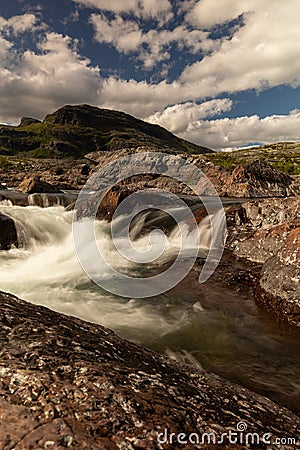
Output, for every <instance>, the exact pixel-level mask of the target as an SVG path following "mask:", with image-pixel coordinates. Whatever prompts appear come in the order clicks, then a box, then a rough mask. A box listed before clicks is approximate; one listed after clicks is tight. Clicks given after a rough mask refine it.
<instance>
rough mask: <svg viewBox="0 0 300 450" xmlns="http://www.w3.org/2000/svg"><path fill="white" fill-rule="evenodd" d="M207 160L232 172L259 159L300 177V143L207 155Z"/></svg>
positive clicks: (270, 145) (278, 144) (271, 145)
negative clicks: (237, 167)
mask: <svg viewBox="0 0 300 450" xmlns="http://www.w3.org/2000/svg"><path fill="white" fill-rule="evenodd" d="M205 159H209V160H210V161H211V162H212V163H214V164H216V165H218V166H221V167H225V168H227V169H230V170H232V169H234V168H235V167H236V166H238V165H241V164H245V163H249V162H251V161H254V160H255V159H259V160H261V161H266V162H268V163H270V164H271V165H272V166H273V167H274V168H275V169H278V170H280V171H281V172H284V173H287V174H289V175H300V142H278V143H276V144H269V145H265V146H263V147H252V148H247V149H241V150H237V151H233V152H219V153H215V154H208V155H205Z"/></svg>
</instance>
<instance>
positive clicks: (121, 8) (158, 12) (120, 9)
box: [73, 0, 173, 22]
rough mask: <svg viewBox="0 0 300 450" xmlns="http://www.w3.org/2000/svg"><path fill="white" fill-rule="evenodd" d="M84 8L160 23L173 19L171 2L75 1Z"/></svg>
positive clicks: (132, 0) (147, 0) (128, 0)
mask: <svg viewBox="0 0 300 450" xmlns="http://www.w3.org/2000/svg"><path fill="white" fill-rule="evenodd" d="M73 1H74V2H75V3H77V4H80V5H82V6H86V7H91V8H96V9H99V10H100V11H110V12H113V13H116V14H120V13H125V14H134V15H135V16H137V17H141V18H144V19H157V20H159V21H160V22H164V21H167V20H169V19H170V18H171V17H172V15H173V14H172V5H171V3H170V1H169V0H127V1H126V2H125V1H124V0H113V1H110V2H108V1H107V0H73Z"/></svg>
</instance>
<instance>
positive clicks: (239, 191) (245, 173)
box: [223, 160, 300, 198]
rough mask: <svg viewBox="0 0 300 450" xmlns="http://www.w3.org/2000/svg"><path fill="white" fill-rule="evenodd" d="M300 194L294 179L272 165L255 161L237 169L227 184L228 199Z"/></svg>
mask: <svg viewBox="0 0 300 450" xmlns="http://www.w3.org/2000/svg"><path fill="white" fill-rule="evenodd" d="M297 194H300V192H299V190H298V188H297V186H296V185H295V183H294V179H293V178H292V177H290V176H289V175H287V174H285V173H283V172H280V171H279V170H277V169H274V167H272V165H271V164H268V163H266V162H263V161H259V160H257V161H253V162H251V163H249V164H245V165H243V166H238V167H236V168H235V169H234V170H233V172H232V174H231V176H230V177H229V178H228V180H227V181H226V183H225V186H224V191H223V195H227V196H228V197H242V198H247V197H286V196H289V195H297Z"/></svg>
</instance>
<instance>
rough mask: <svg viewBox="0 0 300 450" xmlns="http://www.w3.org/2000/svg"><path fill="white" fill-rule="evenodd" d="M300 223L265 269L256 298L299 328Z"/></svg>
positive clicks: (269, 260)
mask: <svg viewBox="0 0 300 450" xmlns="http://www.w3.org/2000/svg"><path fill="white" fill-rule="evenodd" d="M299 225H300V223H299V221H298V227H297V228H294V229H292V230H290V232H289V233H288V236H287V238H286V239H285V243H284V245H283V246H282V247H281V248H280V249H279V250H278V251H277V253H275V255H274V256H273V257H271V258H269V259H268V260H267V261H266V262H265V264H264V265H263V268H262V273H261V276H260V280H259V285H258V288H257V289H256V293H255V296H256V299H257V301H258V302H259V303H260V304H262V305H263V306H264V307H265V308H266V309H267V310H269V311H271V312H272V313H275V315H276V316H277V317H278V316H279V317H280V318H281V319H282V318H284V319H285V320H287V321H288V322H289V323H290V324H292V325H296V326H298V327H300V226H299Z"/></svg>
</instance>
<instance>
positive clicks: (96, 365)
mask: <svg viewBox="0 0 300 450" xmlns="http://www.w3.org/2000/svg"><path fill="white" fill-rule="evenodd" d="M0 305H1V307H0V320H1V322H2V326H1V328H0V340H1V353H0V399H1V400H0V414H1V421H0V448H1V449H8V448H15V449H25V448H26V449H29V448H66V447H69V448H78V449H104V448H107V449H117V448H122V449H135V448H145V449H149V450H151V449H158V448H178V447H179V446H180V448H183V449H197V448H199V449H200V448H201V449H208V448H216V444H213V445H212V444H211V443H210V444H208V443H207V441H204V444H203V445H202V444H201V436H202V434H203V433H215V435H216V436H217V439H219V438H220V437H221V434H222V433H228V431H229V430H232V432H235V431H236V430H237V424H238V423H239V422H244V423H245V424H246V426H247V432H248V433H258V434H259V436H260V439H262V438H263V436H266V433H269V434H268V435H267V439H268V440H269V438H270V436H272V437H271V439H272V440H274V439H275V438H276V437H278V438H286V437H290V438H294V439H295V444H294V445H290V446H289V445H286V446H285V447H284V448H285V449H292V448H296V447H297V446H299V433H298V431H299V426H300V419H299V417H297V416H296V415H294V414H293V413H291V412H290V411H288V410H287V409H285V408H283V407H280V406H279V405H277V404H275V403H273V402H271V401H270V400H268V399H267V398H265V397H262V396H259V395H257V394H254V393H253V392H251V391H248V390H247V389H244V388H241V387H240V386H238V385H234V384H232V383H230V382H228V381H226V380H224V379H222V378H220V377H218V376H216V375H212V374H209V373H206V372H205V371H203V370H202V369H200V368H194V367H191V366H186V365H179V364H178V363H175V362H174V361H171V360H169V359H167V358H165V357H163V356H160V355H158V354H156V353H154V352H152V351H150V350H147V349H145V348H143V347H142V346H139V345H137V344H134V343H133V342H129V341H126V340H124V339H121V338H120V337H118V336H117V335H116V334H115V333H113V332H112V331H110V330H107V329H105V328H103V327H102V326H100V325H96V324H92V323H87V322H84V321H82V320H79V319H76V318H73V317H69V316H64V315H63V314H59V313H56V312H54V311H51V310H49V309H47V308H44V307H41V306H37V305H32V304H29V303H26V302H24V301H22V300H19V299H17V298H16V297H14V296H12V295H9V294H4V293H0ZM165 430H167V431H165ZM170 433H175V435H174V436H177V435H178V434H179V433H186V434H187V435H188V437H190V433H196V435H198V436H199V438H200V444H197V443H195V442H196V441H195V439H196V435H195V434H194V435H193V438H194V443H193V444H191V443H186V444H183V445H181V444H179V443H178V442H177V441H176V437H175V441H174V440H173V445H170V444H168V443H167V444H166V445H163V444H158V437H159V435H160V440H161V442H163V441H164V437H165V435H166V434H167V435H168V437H170ZM191 436H192V435H191ZM183 438H184V437H183V436H180V437H179V439H183ZM244 438H245V436H244ZM173 439H174V438H173ZM212 439H213V438H212ZM222 448H225V449H226V448H227V449H239V448H240V449H242V448H246V447H245V446H243V445H234V446H233V445H232V444H230V443H228V441H226V438H225V443H224V444H223V447H222ZM247 448H253V449H257V448H262V449H264V448H265V449H266V448H271V446H270V445H267V444H265V443H263V442H260V445H258V444H257V441H255V443H253V442H252V443H251V441H250V443H249V444H248V445H247ZM272 448H277V447H276V446H274V447H273V446H272Z"/></svg>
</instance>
